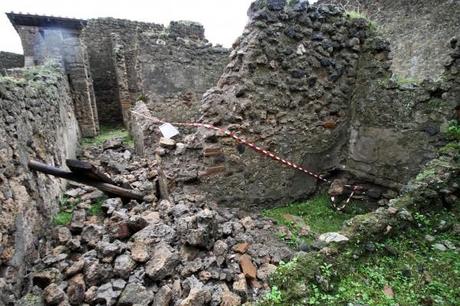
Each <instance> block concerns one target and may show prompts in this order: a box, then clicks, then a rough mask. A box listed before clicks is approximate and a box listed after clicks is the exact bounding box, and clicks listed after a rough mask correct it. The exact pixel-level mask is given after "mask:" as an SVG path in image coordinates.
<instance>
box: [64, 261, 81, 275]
mask: <svg viewBox="0 0 460 306" xmlns="http://www.w3.org/2000/svg"><path fill="white" fill-rule="evenodd" d="M84 266H85V260H84V259H83V258H81V259H79V260H77V261H75V262H73V263H72V265H71V266H70V267H68V268H67V270H66V271H65V275H66V276H67V277H71V276H73V275H75V274H77V273H79V272H81V271H82V270H83V268H84Z"/></svg>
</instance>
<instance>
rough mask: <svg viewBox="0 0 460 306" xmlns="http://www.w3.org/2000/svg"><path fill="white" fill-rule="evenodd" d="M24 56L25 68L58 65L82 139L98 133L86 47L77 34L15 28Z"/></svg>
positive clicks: (31, 28)
mask: <svg viewBox="0 0 460 306" xmlns="http://www.w3.org/2000/svg"><path fill="white" fill-rule="evenodd" d="M16 29H17V31H18V34H19V36H20V38H21V42H22V46H23V49H24V56H25V67H32V66H35V65H43V64H44V63H46V62H47V61H49V60H52V61H55V62H57V63H59V64H60V65H61V66H62V67H63V68H64V70H65V73H66V75H67V78H68V80H69V83H70V89H71V94H72V99H73V101H74V105H75V112H76V116H77V119H78V122H79V124H80V129H81V132H82V134H83V136H85V137H87V136H96V135H97V134H98V133H99V122H98V115H97V107H96V100H95V95H94V89H93V81H92V78H91V74H90V71H89V65H88V64H89V62H88V54H87V51H86V46H85V45H84V44H83V43H82V41H81V40H80V31H79V30H73V29H65V28H62V29H61V28H48V27H32V26H16Z"/></svg>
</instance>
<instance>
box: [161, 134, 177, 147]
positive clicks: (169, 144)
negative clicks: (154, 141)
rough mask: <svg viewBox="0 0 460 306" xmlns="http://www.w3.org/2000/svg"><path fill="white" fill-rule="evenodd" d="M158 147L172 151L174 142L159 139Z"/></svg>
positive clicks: (162, 138) (174, 145)
mask: <svg viewBox="0 0 460 306" xmlns="http://www.w3.org/2000/svg"><path fill="white" fill-rule="evenodd" d="M160 146H161V147H163V148H165V149H174V148H175V147H176V142H175V141H174V140H173V139H171V138H164V137H161V138H160Z"/></svg>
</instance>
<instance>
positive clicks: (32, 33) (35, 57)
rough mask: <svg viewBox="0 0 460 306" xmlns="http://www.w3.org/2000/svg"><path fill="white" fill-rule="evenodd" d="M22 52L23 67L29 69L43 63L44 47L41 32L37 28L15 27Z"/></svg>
mask: <svg viewBox="0 0 460 306" xmlns="http://www.w3.org/2000/svg"><path fill="white" fill-rule="evenodd" d="M16 29H17V31H18V34H19V37H20V38H21V44H22V48H23V50H24V66H25V67H31V66H35V65H39V64H41V63H43V60H44V55H45V54H46V47H45V42H44V37H43V34H44V33H43V32H42V31H40V28H39V27H29V26H18V27H16Z"/></svg>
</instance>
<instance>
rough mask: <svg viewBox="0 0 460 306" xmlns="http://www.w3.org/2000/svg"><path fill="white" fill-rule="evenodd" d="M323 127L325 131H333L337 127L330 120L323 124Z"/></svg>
mask: <svg viewBox="0 0 460 306" xmlns="http://www.w3.org/2000/svg"><path fill="white" fill-rule="evenodd" d="M323 127H324V128H325V129H335V128H336V127H337V123H336V122H335V121H334V120H332V119H328V120H326V121H324V122H323Z"/></svg>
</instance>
